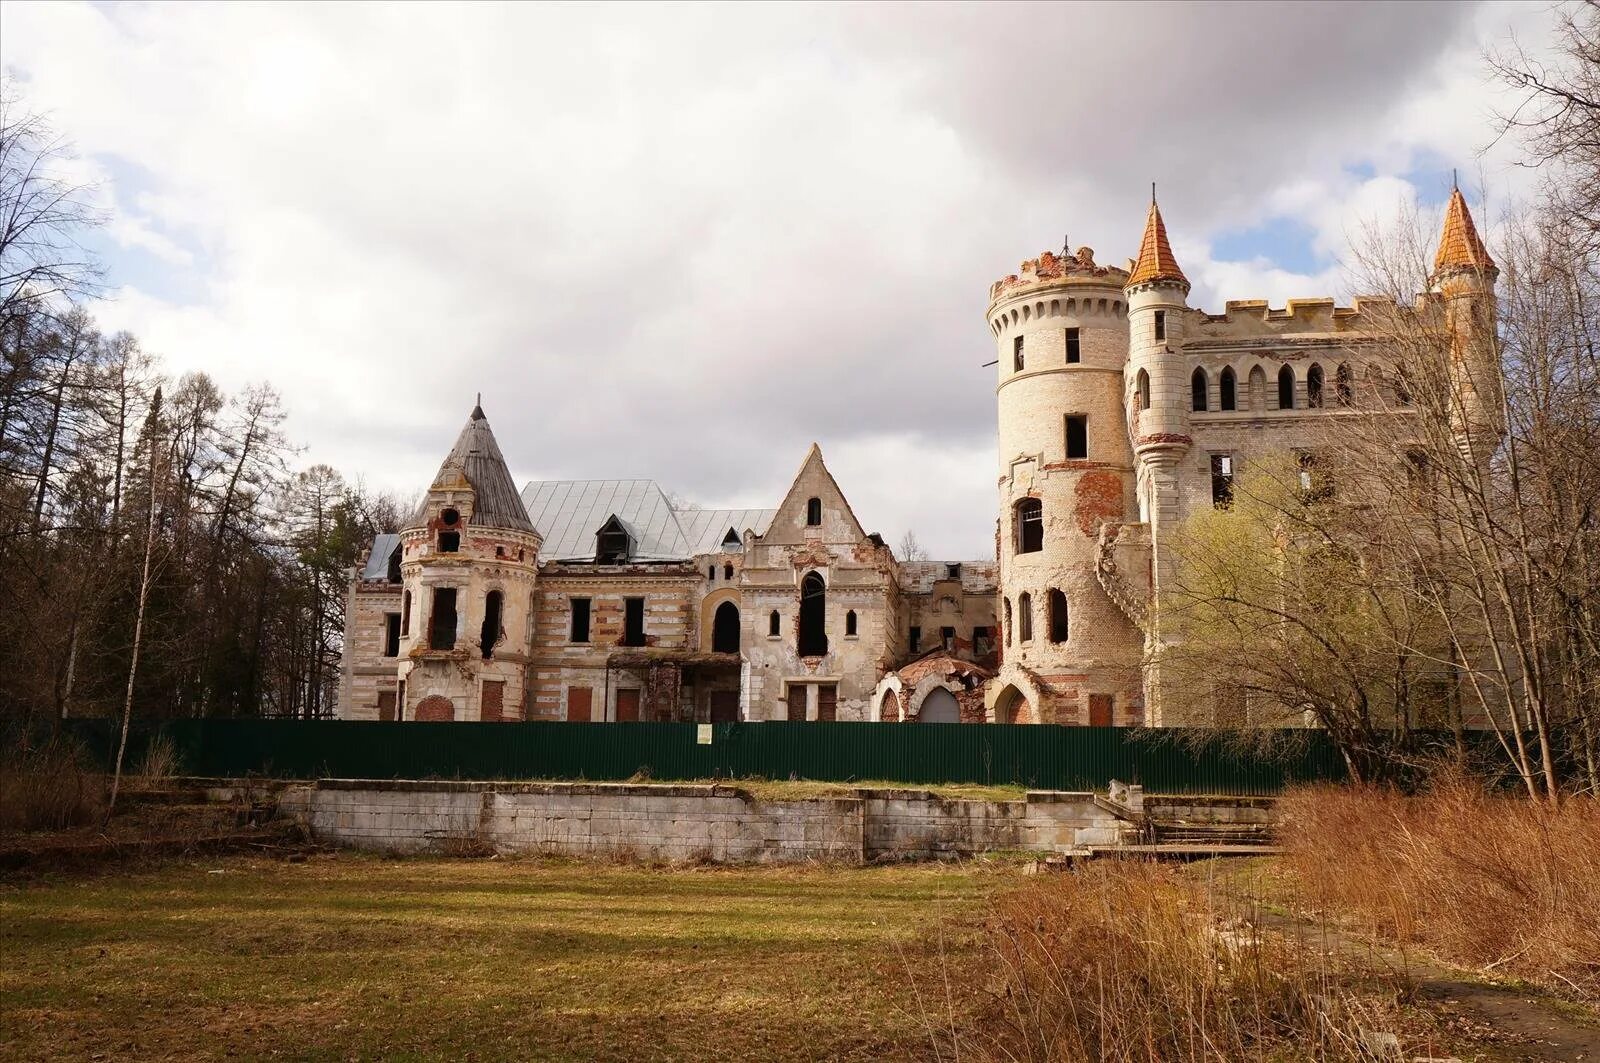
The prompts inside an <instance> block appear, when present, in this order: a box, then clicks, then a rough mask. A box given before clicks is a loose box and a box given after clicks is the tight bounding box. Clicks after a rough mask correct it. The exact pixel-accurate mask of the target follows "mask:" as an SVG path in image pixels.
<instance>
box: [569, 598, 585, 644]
mask: <svg viewBox="0 0 1600 1063" xmlns="http://www.w3.org/2000/svg"><path fill="white" fill-rule="evenodd" d="M567 607H568V609H569V611H570V612H571V614H572V620H571V624H570V626H569V628H568V634H567V641H569V642H588V641H589V599H587V598H572V599H569V600H568V602H567Z"/></svg>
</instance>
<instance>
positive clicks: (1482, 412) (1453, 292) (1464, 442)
mask: <svg viewBox="0 0 1600 1063" xmlns="http://www.w3.org/2000/svg"><path fill="white" fill-rule="evenodd" d="M1499 275H1500V270H1499V268H1498V267H1496V266H1495V264H1494V259H1492V258H1490V257H1489V251H1488V249H1487V248H1485V247H1484V245H1483V240H1482V239H1481V238H1480V237H1479V236H1478V227H1477V226H1476V225H1474V224H1473V222H1472V212H1471V211H1470V210H1468V209H1467V200H1466V197H1465V196H1463V195H1462V194H1461V189H1460V188H1459V187H1455V188H1452V189H1451V190H1450V204H1449V206H1448V207H1447V208H1446V209H1445V216H1444V230H1443V232H1441V233H1440V235H1439V250H1438V252H1437V253H1436V254H1435V255H1434V258H1433V276H1432V277H1431V278H1430V279H1429V280H1430V285H1429V290H1430V291H1432V292H1433V293H1435V294H1436V295H1438V296H1440V297H1442V298H1443V300H1444V311H1445V321H1446V324H1447V328H1448V330H1449V335H1450V375H1449V381H1450V399H1451V401H1450V427H1451V429H1452V430H1453V431H1454V432H1455V435H1456V442H1457V445H1458V446H1459V447H1460V448H1461V450H1462V453H1464V454H1466V455H1467V456H1468V457H1469V459H1470V460H1473V461H1484V460H1487V459H1488V456H1489V455H1490V454H1493V453H1494V451H1495V449H1496V448H1498V447H1499V445H1500V441H1501V439H1502V438H1503V437H1504V435H1505V418H1504V413H1503V411H1502V408H1501V399H1502V391H1501V383H1500V365H1499V345H1498V343H1497V342H1496V325H1495V294H1494V285H1495V280H1496V278H1497V277H1499Z"/></svg>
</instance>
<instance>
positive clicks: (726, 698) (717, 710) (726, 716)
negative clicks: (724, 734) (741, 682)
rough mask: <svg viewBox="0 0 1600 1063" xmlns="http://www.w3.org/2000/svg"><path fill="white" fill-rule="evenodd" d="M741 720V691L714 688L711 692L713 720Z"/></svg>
mask: <svg viewBox="0 0 1600 1063" xmlns="http://www.w3.org/2000/svg"><path fill="white" fill-rule="evenodd" d="M738 720H739V692H738V691H737V690H713V691H712V692H711V722H712V723H737V722H738Z"/></svg>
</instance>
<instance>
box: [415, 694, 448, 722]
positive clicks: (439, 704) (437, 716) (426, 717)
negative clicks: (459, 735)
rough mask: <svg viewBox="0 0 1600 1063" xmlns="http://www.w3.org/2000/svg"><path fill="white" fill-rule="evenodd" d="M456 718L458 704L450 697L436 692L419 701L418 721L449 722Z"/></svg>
mask: <svg viewBox="0 0 1600 1063" xmlns="http://www.w3.org/2000/svg"><path fill="white" fill-rule="evenodd" d="M455 718H456V705H455V702H453V701H451V700H450V699H449V698H445V697H440V696H439V695H438V694H434V695H432V696H430V697H426V698H423V699H422V700H421V701H419V702H417V714H416V719H417V722H418V723H427V722H429V721H433V722H436V723H448V722H449V721H451V720H454V719H455Z"/></svg>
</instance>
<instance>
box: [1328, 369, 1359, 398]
mask: <svg viewBox="0 0 1600 1063" xmlns="http://www.w3.org/2000/svg"><path fill="white" fill-rule="evenodd" d="M1333 393H1334V395H1335V397H1336V398H1337V400H1338V403H1339V405H1340V406H1348V405H1350V403H1351V401H1352V400H1353V399H1354V398H1355V382H1354V378H1353V377H1352V376H1351V374H1350V363H1349V362H1340V363H1339V368H1338V369H1337V370H1335V371H1334V374H1333Z"/></svg>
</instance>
